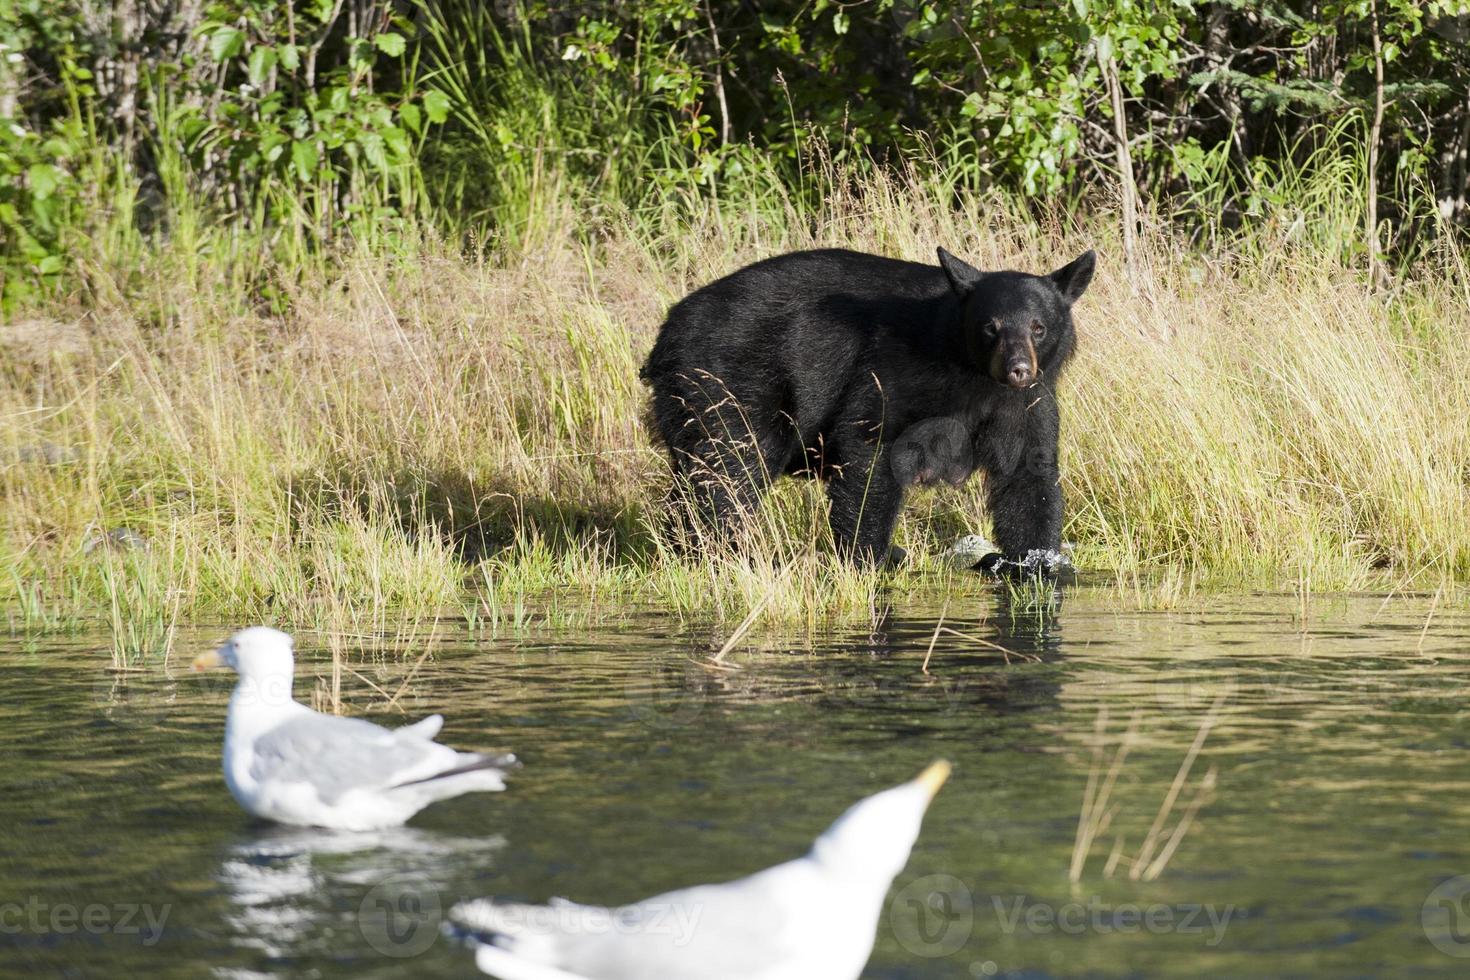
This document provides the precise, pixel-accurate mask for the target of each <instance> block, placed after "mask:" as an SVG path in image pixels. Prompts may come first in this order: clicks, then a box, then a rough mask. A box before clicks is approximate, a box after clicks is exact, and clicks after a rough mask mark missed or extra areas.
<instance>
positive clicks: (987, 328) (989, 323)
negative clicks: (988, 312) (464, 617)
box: [980, 320, 1000, 337]
mask: <svg viewBox="0 0 1470 980" xmlns="http://www.w3.org/2000/svg"><path fill="white" fill-rule="evenodd" d="M980 329H981V330H982V331H983V332H984V333H985V336H987V337H994V336H995V335H996V334H998V333H1000V321H999V320H986V321H985V323H984V324H983V325H982V326H981V327H980Z"/></svg>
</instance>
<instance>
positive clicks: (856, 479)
mask: <svg viewBox="0 0 1470 980" xmlns="http://www.w3.org/2000/svg"><path fill="white" fill-rule="evenodd" d="M866 448H868V449H869V451H868V452H865V453H862V454H860V455H858V456H857V457H856V458H850V459H848V458H842V459H839V461H838V466H837V469H836V471H835V472H834V473H833V475H832V477H831V479H830V480H829V481H828V483H827V497H828V499H829V500H830V501H831V515H830V520H831V524H832V540H833V541H834V542H835V544H836V545H837V553H838V554H839V555H842V556H843V557H844V558H847V559H848V560H849V561H852V562H855V563H857V564H859V565H868V566H872V565H877V564H879V563H881V562H885V561H887V560H888V558H889V543H890V541H891V540H892V538H893V525H894V524H895V523H896V522H897V520H898V513H899V510H900V509H902V507H903V486H902V485H901V484H900V483H899V482H898V479H897V478H896V477H895V476H894V474H893V472H892V467H890V466H889V465H888V454H887V453H886V452H879V451H874V450H873V449H872V448H871V447H866Z"/></svg>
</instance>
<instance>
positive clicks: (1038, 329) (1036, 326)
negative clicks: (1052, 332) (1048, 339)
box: [1031, 321, 1046, 340]
mask: <svg viewBox="0 0 1470 980" xmlns="http://www.w3.org/2000/svg"><path fill="white" fill-rule="evenodd" d="M1031 336H1033V337H1035V338H1036V339H1037V340H1040V339H1041V338H1042V337H1045V336H1046V327H1044V326H1042V325H1041V324H1040V323H1037V322H1035V321H1033V322H1032V324H1031Z"/></svg>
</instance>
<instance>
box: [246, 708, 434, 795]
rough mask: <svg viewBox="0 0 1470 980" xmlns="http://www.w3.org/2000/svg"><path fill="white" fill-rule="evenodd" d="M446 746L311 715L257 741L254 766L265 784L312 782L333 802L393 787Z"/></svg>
mask: <svg viewBox="0 0 1470 980" xmlns="http://www.w3.org/2000/svg"><path fill="white" fill-rule="evenodd" d="M410 727H413V726H410ZM404 734H407V737H400V736H401V735H404ZM442 749H443V746H439V745H435V744H434V743H432V742H428V741H426V740H424V739H422V738H418V737H415V733H413V732H407V733H404V732H392V731H389V730H388V729H386V728H382V727H380V726H378V725H374V724H373V723H372V722H370V721H363V720H362V719H360V718H334V717H332V716H330V715H319V714H312V715H309V716H307V717H303V718H298V719H296V720H295V721H289V722H287V723H286V724H284V725H281V726H279V727H278V728H275V729H273V730H272V731H270V732H267V733H266V734H265V735H262V736H261V737H260V738H259V739H257V740H256V742H255V751H254V759H253V761H252V762H251V766H250V769H251V774H252V775H254V776H255V778H256V779H258V780H260V781H262V782H265V781H276V780H279V781H283V782H306V783H310V784H311V785H312V786H314V787H316V791H317V795H318V796H320V797H321V798H322V799H323V800H325V801H327V802H329V803H330V802H335V801H336V800H338V799H340V798H341V797H342V796H343V794H345V793H347V792H349V791H351V790H354V789H373V788H381V787H388V786H392V785H394V784H396V783H398V782H400V781H401V780H402V778H403V774H404V773H405V772H410V771H412V770H414V769H415V767H420V766H422V764H423V763H424V762H425V760H426V759H428V757H429V756H431V755H433V754H436V753H437V752H439V751H441V750H442ZM450 764H451V765H452V764H453V763H452V762H451V763H450Z"/></svg>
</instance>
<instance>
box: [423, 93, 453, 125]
mask: <svg viewBox="0 0 1470 980" xmlns="http://www.w3.org/2000/svg"><path fill="white" fill-rule="evenodd" d="M424 112H425V113H426V114H427V115H428V117H429V122H431V123H442V122H443V121H444V120H446V119H448V118H449V96H447V95H445V94H444V93H443V92H441V91H439V90H438V89H436V88H431V89H429V90H428V91H427V92H425V93H424Z"/></svg>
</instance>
